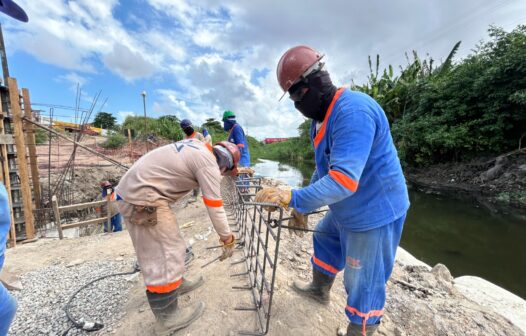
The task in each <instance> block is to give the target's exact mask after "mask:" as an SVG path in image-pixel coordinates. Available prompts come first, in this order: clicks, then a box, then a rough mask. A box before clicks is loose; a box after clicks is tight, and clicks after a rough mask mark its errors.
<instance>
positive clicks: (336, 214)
mask: <svg viewBox="0 0 526 336" xmlns="http://www.w3.org/2000/svg"><path fill="white" fill-rule="evenodd" d="M322 57H323V55H322V54H320V53H318V52H317V51H316V50H314V49H312V48H310V47H307V46H297V47H294V48H291V49H289V50H288V51H287V52H285V54H284V55H283V56H282V57H281V59H280V61H279V63H278V67H277V76H278V82H279V84H280V86H281V88H282V89H283V91H285V93H287V92H288V93H289V95H290V99H291V100H292V101H293V102H294V106H295V107H296V109H297V110H299V111H300V112H301V113H302V114H303V115H304V116H305V117H307V118H309V119H312V124H311V129H310V135H311V140H312V146H313V148H314V152H315V161H316V170H315V171H314V173H313V176H312V179H311V183H310V185H309V186H307V187H305V188H301V189H294V190H292V191H291V190H281V189H278V188H266V189H263V190H261V191H260V192H259V193H258V195H257V196H256V201H260V202H270V203H277V204H279V205H280V206H283V207H291V208H293V210H292V212H293V216H294V217H295V218H297V219H301V218H302V217H303V215H302V214H303V213H308V212H311V211H313V210H315V209H317V208H319V207H321V206H324V205H328V206H329V211H328V212H327V214H326V215H325V217H324V218H323V219H322V220H321V221H320V222H319V223H318V224H317V226H316V231H319V233H314V236H313V245H314V254H313V256H312V259H311V262H312V266H313V270H312V272H313V279H312V282H310V283H303V282H301V281H296V282H295V283H294V286H293V287H294V289H295V290H296V291H297V292H298V293H300V294H302V295H305V296H308V297H310V298H313V299H316V300H317V301H319V302H321V303H328V302H329V293H330V289H331V287H332V284H333V283H334V278H335V276H336V274H337V273H338V272H340V271H342V270H343V271H344V285H345V289H346V292H347V305H346V307H345V313H346V314H347V317H348V318H349V320H350V322H349V325H348V327H347V335H352V336H357V335H363V336H369V335H373V334H374V333H375V331H376V329H377V328H378V325H379V324H380V319H381V317H382V315H383V312H384V311H383V308H384V304H385V289H386V287H385V286H386V283H387V280H388V279H389V277H390V276H391V272H392V270H393V266H394V259H395V253H396V248H397V246H398V244H399V242H400V237H401V234H402V228H403V225H404V220H405V217H406V213H407V210H408V208H409V198H408V193H407V187H406V183H405V179H404V175H403V174H402V168H401V166H400V161H399V159H398V155H397V152H396V149H395V147H394V144H393V140H392V138H391V133H390V130H389V124H388V122H387V118H386V116H385V113H384V111H383V110H382V108H381V107H380V105H378V103H377V102H376V101H375V100H374V99H372V98H371V97H369V96H368V95H366V94H363V93H360V92H355V91H351V90H348V89H344V88H339V89H338V88H337V87H336V86H334V85H333V84H332V81H331V78H330V76H329V73H328V72H327V71H325V70H324V69H323V63H322V62H321V59H322ZM296 223H299V224H301V225H299V226H303V228H306V226H307V221H306V220H303V221H302V220H296ZM296 232H298V231H296Z"/></svg>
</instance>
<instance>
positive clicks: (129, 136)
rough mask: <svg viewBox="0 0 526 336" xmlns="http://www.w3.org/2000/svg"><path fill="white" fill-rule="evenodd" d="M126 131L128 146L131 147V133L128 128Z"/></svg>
mask: <svg viewBox="0 0 526 336" xmlns="http://www.w3.org/2000/svg"><path fill="white" fill-rule="evenodd" d="M126 130H127V131H128V144H130V145H131V143H132V138H131V131H130V129H129V128H127V129H126Z"/></svg>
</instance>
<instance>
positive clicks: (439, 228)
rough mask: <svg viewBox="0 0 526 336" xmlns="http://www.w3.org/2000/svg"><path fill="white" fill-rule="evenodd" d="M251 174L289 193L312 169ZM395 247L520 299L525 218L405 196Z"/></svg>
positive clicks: (525, 285) (525, 281)
mask: <svg viewBox="0 0 526 336" xmlns="http://www.w3.org/2000/svg"><path fill="white" fill-rule="evenodd" d="M254 168H255V170H256V173H257V174H259V175H262V176H269V177H272V178H275V179H277V180H281V181H283V182H284V183H286V184H288V185H290V186H292V187H300V186H302V185H306V184H308V181H309V179H310V175H311V174H312V170H313V167H309V166H308V165H301V166H299V167H296V165H294V166H293V165H291V164H285V163H279V162H276V161H271V160H260V162H258V163H256V164H255V165H254ZM410 198H411V208H410V210H409V213H408V217H407V220H406V223H405V228H404V233H403V236H402V241H401V246H402V247H403V248H404V249H406V250H408V251H409V252H410V253H411V254H413V255H414V256H415V257H416V258H418V259H419V260H422V261H423V262H424V263H425V264H428V265H435V264H437V263H443V264H445V265H447V266H448V268H449V269H450V271H451V273H452V275H453V276H454V277H462V276H477V277H480V278H484V279H487V280H488V281H490V282H492V283H495V284H496V285H498V286H500V287H502V288H504V289H506V290H508V291H510V292H512V293H515V294H516V295H518V296H520V297H522V298H526V250H525V249H524V248H522V246H523V243H522V241H521V240H523V237H526V225H525V223H526V218H525V217H523V215H521V214H520V213H513V212H504V211H495V210H494V209H493V210H489V209H487V208H486V207H484V206H481V205H480V204H478V203H477V202H475V201H472V200H468V199H462V198H461V199H454V198H451V197H450V196H446V195H436V194H428V193H425V192H422V191H419V190H418V189H414V188H413V189H411V190H410Z"/></svg>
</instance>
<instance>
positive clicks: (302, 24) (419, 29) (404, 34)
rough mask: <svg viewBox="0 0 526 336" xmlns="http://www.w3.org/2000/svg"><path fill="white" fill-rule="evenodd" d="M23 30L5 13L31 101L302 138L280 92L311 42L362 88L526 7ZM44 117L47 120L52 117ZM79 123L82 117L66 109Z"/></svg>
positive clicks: (298, 5) (118, 6)
mask: <svg viewBox="0 0 526 336" xmlns="http://www.w3.org/2000/svg"><path fill="white" fill-rule="evenodd" d="M17 3H19V4H20V5H21V6H22V7H23V8H24V9H25V10H26V12H27V13H28V16H29V23H27V24H24V23H20V22H17V21H15V20H12V19H10V18H8V17H7V16H1V17H0V22H1V23H2V26H3V29H4V39H5V40H6V48H7V54H8V59H9V67H10V73H11V76H13V77H16V78H17V79H18V83H19V86H21V87H27V88H29V90H30V93H31V98H32V101H33V102H35V103H47V104H57V105H68V106H74V105H75V94H76V87H77V84H80V86H81V87H82V92H83V98H82V106H83V107H88V106H89V105H90V103H91V100H92V98H93V97H94V96H95V94H96V93H97V92H98V91H99V90H102V97H103V98H106V97H107V98H108V103H107V105H106V106H105V107H104V110H105V111H107V112H110V113H112V114H113V115H114V116H115V117H117V119H118V120H119V121H122V120H123V118H124V117H125V116H126V115H128V114H137V115H142V113H143V108H142V98H141V95H140V93H141V91H143V90H145V91H146V92H147V113H148V115H150V116H153V117H159V116H161V115H163V114H175V115H177V116H178V117H180V118H190V119H192V120H193V121H194V123H196V124H199V123H202V122H203V121H204V120H205V119H206V118H209V117H215V118H218V117H219V116H220V115H221V113H222V111H223V110H225V109H229V110H233V111H235V112H236V114H237V115H238V120H239V121H240V122H241V124H242V125H243V126H244V127H245V128H246V129H248V132H249V134H251V135H255V136H256V137H258V138H264V137H274V136H280V137H281V136H292V135H295V134H297V126H298V125H299V124H300V123H301V121H302V120H303V119H302V117H301V115H300V114H299V113H298V112H297V111H295V110H294V108H293V105H292V104H291V102H289V101H287V100H285V101H283V102H281V103H278V101H277V99H278V98H279V96H280V95H281V92H280V89H279V86H278V84H277V81H276V77H275V67H276V64H277V61H278V60H279V57H280V56H281V54H282V53H283V52H284V51H285V50H287V49H288V48H290V47H292V46H295V45H298V44H308V45H311V46H312V47H314V48H316V49H318V50H320V51H321V52H323V53H325V54H326V55H327V57H326V63H327V68H328V70H329V71H330V73H331V75H332V78H333V81H334V82H335V83H336V84H337V85H339V86H343V85H345V86H348V85H349V83H350V81H351V80H353V81H354V82H355V83H362V82H364V81H365V79H366V76H367V73H368V65H367V56H368V55H376V54H380V55H381V58H382V62H383V64H384V65H387V64H388V63H391V64H394V65H398V64H402V63H404V62H405V61H404V53H405V52H408V51H411V50H413V49H416V50H417V51H418V52H419V54H420V55H426V54H429V55H431V56H433V57H434V58H435V59H438V60H440V59H441V58H444V57H446V56H447V54H448V53H449V51H450V50H451V48H452V47H453V45H454V44H455V42H457V41H459V40H462V46H461V49H460V52H459V54H458V57H464V56H465V55H467V54H469V52H470V50H471V49H472V48H473V47H474V46H475V44H476V43H477V42H478V41H480V40H481V39H484V38H486V37H487V33H486V30H487V28H488V26H489V25H490V24H496V25H499V26H502V27H504V28H505V29H507V30H510V29H513V28H514V27H515V26H516V25H517V24H519V23H525V22H526V2H525V1H522V0H463V1H460V2H459V1H453V0H442V1H438V0H437V1H418V0H399V1H393V2H387V1H379V0H375V1H312V0H303V1H300V0H289V1H286V2H284V1H274V0H266V1H260V0H253V1H232V0H223V1H218V0H201V1H187V0H126V1H124V0H121V1H117V0H79V1H64V0H47V1H31V0H18V1H17ZM34 108H43V109H44V113H47V112H48V108H45V107H40V106H36V105H35V106H34ZM55 114H57V115H61V116H64V117H62V119H64V120H68V119H70V117H69V118H68V116H72V115H73V112H72V111H67V110H56V111H55Z"/></svg>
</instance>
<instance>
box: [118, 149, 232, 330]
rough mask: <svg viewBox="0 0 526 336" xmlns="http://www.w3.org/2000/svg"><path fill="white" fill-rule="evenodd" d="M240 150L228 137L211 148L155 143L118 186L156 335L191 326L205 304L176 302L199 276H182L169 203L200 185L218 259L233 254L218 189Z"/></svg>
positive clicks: (181, 251)
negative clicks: (216, 240) (218, 246)
mask: <svg viewBox="0 0 526 336" xmlns="http://www.w3.org/2000/svg"><path fill="white" fill-rule="evenodd" d="M239 157H240V155H239V150H238V149H237V147H236V146H235V145H234V144H232V143H229V142H227V141H223V142H220V143H218V144H216V145H215V146H213V147H212V148H211V149H209V148H208V147H207V146H206V145H205V144H204V143H203V142H201V141H199V140H197V139H188V140H182V141H179V142H175V143H173V144H170V145H166V146H163V147H159V148H157V149H155V150H153V151H151V152H149V153H147V154H146V155H144V156H143V157H141V158H140V159H139V160H138V161H137V162H135V163H134V164H133V166H132V167H131V168H130V170H128V172H127V173H126V174H125V175H124V176H123V177H122V179H121V180H120V182H119V185H118V187H117V189H116V192H117V195H118V198H119V199H120V201H118V202H117V205H118V207H119V210H120V213H121V214H122V216H123V217H124V221H125V224H126V227H127V229H128V232H129V233H130V236H131V239H132V241H133V246H134V248H135V252H136V253H137V259H138V262H139V264H140V265H141V271H142V274H143V277H144V282H145V284H146V296H147V298H148V302H149V304H150V308H151V309H152V311H153V313H154V315H155V318H156V320H157V323H156V327H155V329H156V333H157V335H171V334H172V333H173V332H174V331H176V330H179V329H182V328H185V327H187V326H188V325H190V324H191V323H192V322H193V321H195V320H196V319H198V318H199V317H200V316H201V315H202V314H203V311H204V308H205V304H204V303H203V302H197V303H194V304H193V305H191V306H189V307H186V308H180V307H178V297H179V296H180V295H181V294H185V293H188V292H190V291H192V290H194V289H195V288H197V287H199V286H201V285H202V284H203V282H204V280H203V277H202V276H201V277H199V278H198V279H196V280H190V279H189V278H187V277H185V276H183V273H184V259H185V249H186V244H185V241H184V239H183V237H182V236H181V232H180V229H179V226H178V225H177V223H176V219H175V215H174V213H173V212H172V210H171V209H170V204H171V203H173V202H176V201H177V200H178V199H179V198H181V197H183V196H184V195H186V194H187V193H188V192H189V191H190V190H192V189H195V188H197V187H200V188H201V190H202V192H203V200H204V203H205V205H206V207H207V210H208V215H209V216H210V219H211V220H212V224H213V226H214V228H215V231H216V232H217V234H218V235H219V239H220V242H221V244H222V246H223V247H222V255H221V260H224V259H226V258H228V257H230V256H231V255H232V253H233V248H234V244H235V237H234V235H233V234H232V232H231V231H230V228H229V225H228V222H227V217H226V213H225V210H224V209H223V201H222V199H221V193H220V190H219V188H220V182H221V175H235V174H236V172H237V163H238V162H239Z"/></svg>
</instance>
